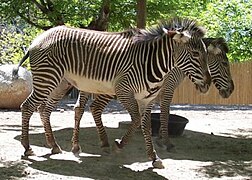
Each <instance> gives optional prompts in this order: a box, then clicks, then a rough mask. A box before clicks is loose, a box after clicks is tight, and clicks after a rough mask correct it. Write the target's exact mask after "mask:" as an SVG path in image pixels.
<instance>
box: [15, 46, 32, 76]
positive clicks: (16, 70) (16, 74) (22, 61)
mask: <svg viewBox="0 0 252 180" xmlns="http://www.w3.org/2000/svg"><path fill="white" fill-rule="evenodd" d="M28 57H29V51H27V53H26V54H25V56H24V57H23V58H22V59H21V61H19V63H18V66H17V67H15V68H13V70H12V78H13V79H18V70H19V67H20V66H21V65H22V64H23V63H24V62H25V60H26V59H27V58H28Z"/></svg>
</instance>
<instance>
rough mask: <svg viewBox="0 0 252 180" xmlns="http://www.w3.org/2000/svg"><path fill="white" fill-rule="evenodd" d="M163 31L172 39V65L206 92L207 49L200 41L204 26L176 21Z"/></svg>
mask: <svg viewBox="0 0 252 180" xmlns="http://www.w3.org/2000/svg"><path fill="white" fill-rule="evenodd" d="M163 31H164V33H165V34H166V35H168V37H171V38H172V40H173V44H174V46H173V58H174V62H175V63H174V65H175V66H177V67H178V68H180V69H181V70H182V71H183V72H184V74H186V75H187V76H188V77H189V79H190V80H191V81H192V82H193V83H194V84H195V85H196V89H198V90H200V92H202V93H206V92H207V91H208V89H209V87H210V84H211V77H210V74H209V71H208V67H207V51H206V46H205V44H204V43H203V41H202V38H203V36H204V34H205V30H204V28H202V27H200V26H197V25H196V22H195V21H192V20H187V19H185V20H182V21H179V20H178V21H177V22H176V24H175V26H174V27H173V28H171V29H168V28H166V27H164V28H163Z"/></svg>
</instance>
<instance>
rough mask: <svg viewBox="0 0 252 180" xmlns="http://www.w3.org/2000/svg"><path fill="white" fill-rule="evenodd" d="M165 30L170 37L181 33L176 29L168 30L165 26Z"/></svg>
mask: <svg viewBox="0 0 252 180" xmlns="http://www.w3.org/2000/svg"><path fill="white" fill-rule="evenodd" d="M163 31H164V33H165V34H167V35H168V36H169V37H174V35H176V34H177V33H179V32H178V31H174V30H168V29H166V28H163Z"/></svg>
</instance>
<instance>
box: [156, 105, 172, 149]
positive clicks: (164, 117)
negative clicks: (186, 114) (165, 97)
mask: <svg viewBox="0 0 252 180" xmlns="http://www.w3.org/2000/svg"><path fill="white" fill-rule="evenodd" d="M169 108H170V104H166V105H164V103H162V102H161V103H160V109H161V112H160V131H159V138H158V139H157V145H158V146H160V147H163V148H165V149H166V150H167V151H170V150H171V149H172V148H173V147H174V145H173V144H172V142H171V140H170V138H169V133H168V120H169V114H170V109H169Z"/></svg>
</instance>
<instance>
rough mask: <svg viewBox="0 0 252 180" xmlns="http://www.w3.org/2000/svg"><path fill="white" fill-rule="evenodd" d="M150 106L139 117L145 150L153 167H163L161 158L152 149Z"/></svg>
mask: <svg viewBox="0 0 252 180" xmlns="http://www.w3.org/2000/svg"><path fill="white" fill-rule="evenodd" d="M151 107H152V106H150V107H148V108H147V109H146V110H145V113H144V114H143V116H142V119H141V130H142V133H143V136H144V140H145V145H146V152H147V155H148V157H149V159H150V160H152V165H153V167H155V168H159V169H163V168H164V166H163V164H162V161H161V159H160V158H159V157H158V155H157V153H156V151H155V150H154V146H153V143H152V139H151Z"/></svg>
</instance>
